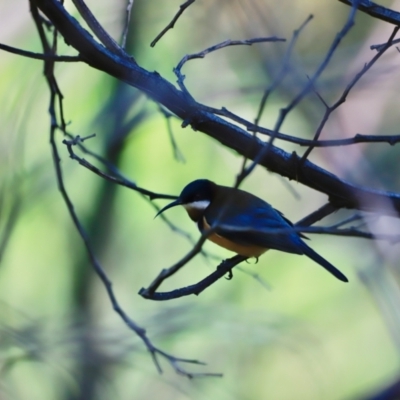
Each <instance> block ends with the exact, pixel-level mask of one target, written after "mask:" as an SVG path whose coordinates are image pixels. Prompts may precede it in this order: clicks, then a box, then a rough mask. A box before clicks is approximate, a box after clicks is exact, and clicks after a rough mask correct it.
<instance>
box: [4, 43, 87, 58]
mask: <svg viewBox="0 0 400 400" xmlns="http://www.w3.org/2000/svg"><path fill="white" fill-rule="evenodd" d="M0 49H1V50H5V51H7V52H9V53H13V54H18V55H19V56H23V57H28V58H33V59H34V60H51V61H58V62H79V61H82V59H81V58H80V57H79V56H58V55H57V54H39V53H33V52H31V51H26V50H22V49H17V48H16V47H11V46H7V45H6V44H2V43H0Z"/></svg>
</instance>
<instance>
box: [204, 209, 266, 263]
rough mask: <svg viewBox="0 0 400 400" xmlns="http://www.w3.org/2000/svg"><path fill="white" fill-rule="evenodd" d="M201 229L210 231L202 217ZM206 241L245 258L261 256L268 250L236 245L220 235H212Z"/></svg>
mask: <svg viewBox="0 0 400 400" xmlns="http://www.w3.org/2000/svg"><path fill="white" fill-rule="evenodd" d="M203 227H204V229H210V225H209V224H208V223H207V221H206V219H205V218H204V217H203ZM207 239H208V240H211V241H212V242H213V243H215V244H217V245H219V246H221V247H223V248H225V249H227V250H230V251H233V252H235V253H237V254H240V255H241V256H245V257H260V256H261V254H263V253H265V252H266V251H267V250H268V249H266V248H265V247H260V246H253V245H249V246H245V245H243V244H238V243H235V242H232V241H231V240H229V239H226V238H224V237H222V236H220V235H217V234H216V233H213V234H212V235H210V236H209V237H208V238H207Z"/></svg>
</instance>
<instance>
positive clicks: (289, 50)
mask: <svg viewBox="0 0 400 400" xmlns="http://www.w3.org/2000/svg"><path fill="white" fill-rule="evenodd" d="M313 18H314V16H313V15H309V16H308V17H307V19H306V20H305V21H304V22H303V23H302V24H301V26H300V27H299V28H298V29H296V30H295V31H294V32H293V35H292V39H291V40H290V42H289V45H288V48H287V50H286V53H285V56H284V58H283V62H282V67H281V70H280V72H279V74H278V76H277V77H276V78H275V79H274V80H273V82H272V83H271V85H270V86H269V87H268V88H267V89H266V90H265V92H264V94H263V97H262V98H261V101H260V106H259V108H258V112H257V117H256V118H255V121H254V125H255V126H257V125H258V124H259V122H260V119H261V116H262V113H263V111H264V108H265V104H266V103H267V99H268V97H269V96H270V95H271V93H272V92H273V91H274V90H275V89H276V88H277V87H278V86H279V85H280V83H281V82H282V80H283V79H284V78H285V76H286V74H287V73H288V72H289V65H290V64H289V63H290V57H291V56H292V53H293V49H294V46H295V45H296V42H297V39H298V38H299V36H300V34H301V32H302V30H303V29H304V28H305V27H306V26H307V25H308V23H309V22H310V21H311V20H312V19H313Z"/></svg>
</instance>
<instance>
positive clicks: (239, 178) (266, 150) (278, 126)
mask: <svg viewBox="0 0 400 400" xmlns="http://www.w3.org/2000/svg"><path fill="white" fill-rule="evenodd" d="M357 4H358V0H354V4H353V6H352V8H351V10H350V13H349V16H348V18H347V21H346V23H345V24H344V26H343V28H342V29H341V30H340V32H339V33H338V34H337V35H336V37H335V39H334V40H333V42H332V44H331V46H330V48H329V50H328V51H327V53H326V56H325V58H324V59H323V60H322V62H321V64H320V65H319V66H318V68H317V70H316V71H315V73H314V75H312V76H311V77H310V78H309V80H308V82H307V84H306V85H304V87H303V89H302V90H301V91H300V93H298V94H297V96H295V98H294V99H293V100H292V101H291V102H290V103H289V104H288V105H287V106H286V107H284V108H281V110H280V112H279V117H278V119H277V121H276V123H275V127H274V129H273V133H272V134H271V136H270V139H269V141H268V143H267V144H266V145H265V146H264V148H263V149H261V150H260V151H259V153H258V154H257V156H256V157H255V158H254V159H253V162H252V163H251V164H250V165H249V166H248V167H247V168H245V169H243V170H241V171H240V173H239V174H238V175H237V178H236V183H235V187H239V185H240V184H241V183H242V182H243V180H244V179H245V178H246V177H247V176H249V175H250V174H251V172H252V171H253V170H254V168H255V167H256V166H257V165H258V164H259V163H260V162H261V160H262V159H263V158H264V157H266V156H267V155H268V156H269V154H268V153H269V152H270V150H271V146H272V144H273V141H274V140H275V138H276V134H277V133H278V132H279V131H280V129H281V126H282V124H283V122H284V121H285V119H286V117H287V115H288V114H289V113H290V112H291V111H292V110H293V109H294V108H295V107H296V106H297V105H298V104H299V103H300V102H301V101H302V100H303V98H304V97H305V96H306V95H308V93H309V92H310V91H311V90H312V88H313V87H314V85H315V82H316V81H317V79H318V78H319V77H320V76H321V74H322V73H323V72H324V70H325V68H326V67H327V66H328V65H329V62H330V61H331V59H332V56H333V54H334V53H335V51H336V49H337V48H338V46H339V44H340V42H341V41H342V39H343V38H344V37H345V36H346V35H347V33H348V32H349V31H350V29H351V28H352V27H353V25H354V18H355V15H356V11H357ZM301 165H302V164H301Z"/></svg>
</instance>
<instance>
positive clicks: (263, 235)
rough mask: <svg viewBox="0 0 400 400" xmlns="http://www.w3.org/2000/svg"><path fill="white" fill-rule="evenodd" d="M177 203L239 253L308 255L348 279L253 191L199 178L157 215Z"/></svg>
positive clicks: (218, 241)
mask: <svg viewBox="0 0 400 400" xmlns="http://www.w3.org/2000/svg"><path fill="white" fill-rule="evenodd" d="M175 206H183V207H184V208H185V210H186V211H187V213H188V215H189V217H190V219H191V220H192V221H194V222H195V223H196V224H197V226H198V228H199V230H200V232H201V233H204V232H206V231H207V230H209V229H211V228H212V230H211V232H212V233H211V234H210V235H209V236H208V238H207V239H208V240H210V241H211V242H214V243H215V244H217V245H219V246H221V247H224V248H225V249H227V250H230V251H232V252H234V253H236V254H238V255H241V256H244V257H247V258H251V257H255V258H257V259H258V257H260V256H261V255H262V254H263V253H265V252H266V251H267V250H269V249H271V250H279V251H283V252H287V253H292V254H298V255H306V256H307V257H309V258H311V259H312V260H313V261H315V262H316V263H317V264H319V265H321V266H322V267H323V268H325V269H326V270H327V271H328V272H330V273H331V274H332V275H333V276H335V277H336V278H337V279H339V280H340V281H343V282H348V279H347V278H346V276H345V275H344V274H343V273H342V272H340V271H339V270H338V269H337V268H336V267H334V266H333V265H332V264H331V263H330V262H329V261H327V260H325V259H324V258H323V257H322V256H320V255H319V254H318V253H317V252H315V251H314V250H313V249H312V248H311V247H309V246H308V245H307V244H306V243H305V242H304V240H303V239H308V238H307V237H306V236H304V235H302V234H301V233H299V232H296V231H295V230H294V229H293V224H292V222H290V221H289V220H288V219H287V218H285V216H284V215H283V214H282V213H281V212H280V211H278V210H276V209H275V208H273V207H272V206H271V205H270V204H269V203H267V202H266V201H264V200H262V199H261V198H259V197H257V196H255V195H253V194H251V193H249V192H246V191H244V190H241V189H238V188H233V187H228V186H222V185H218V184H216V183H214V182H212V181H210V180H208V179H197V180H195V181H193V182H190V183H189V184H187V185H186V186H185V187H184V188H183V190H182V192H181V193H180V195H179V196H178V198H177V199H176V200H174V201H173V202H172V203H169V204H167V205H166V206H165V207H164V208H162V209H161V210H160V211H159V212H158V213H157V215H156V217H157V216H158V215H160V214H161V213H163V212H164V211H166V210H168V209H170V208H172V207H175ZM274 230H277V231H280V232H276V233H274V232H273V231H274Z"/></svg>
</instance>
